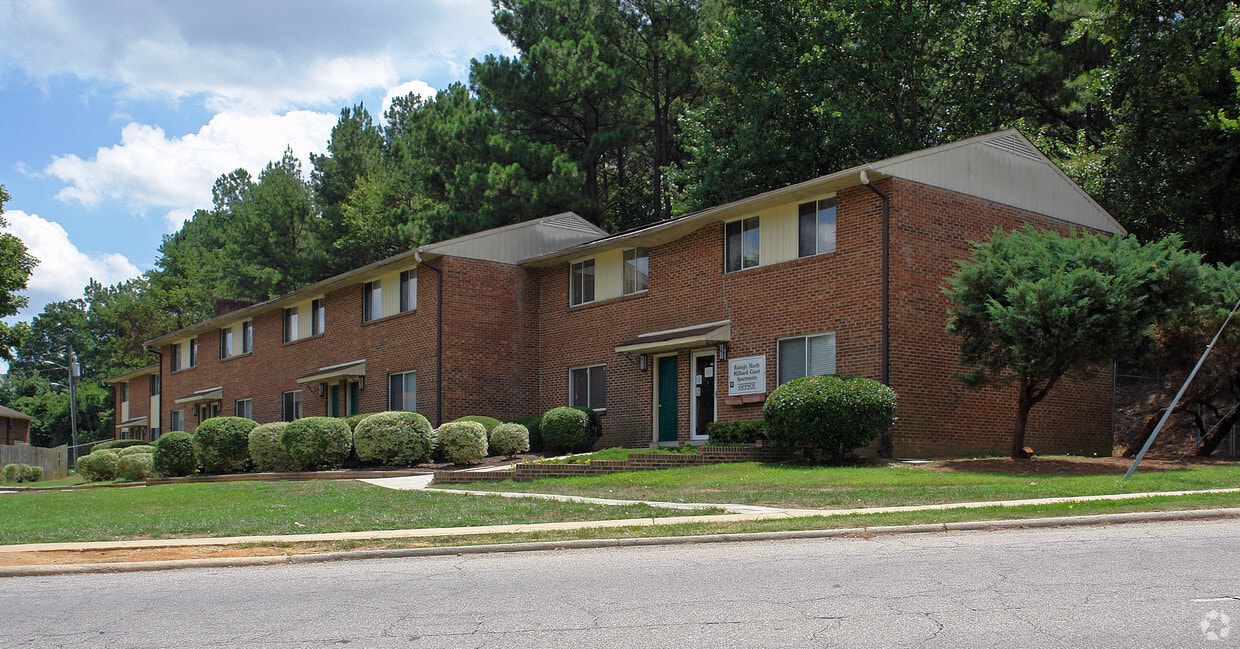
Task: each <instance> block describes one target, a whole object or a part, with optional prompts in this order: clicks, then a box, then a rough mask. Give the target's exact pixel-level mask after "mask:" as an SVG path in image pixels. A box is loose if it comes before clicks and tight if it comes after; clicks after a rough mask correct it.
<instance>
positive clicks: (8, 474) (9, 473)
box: [4, 464, 21, 482]
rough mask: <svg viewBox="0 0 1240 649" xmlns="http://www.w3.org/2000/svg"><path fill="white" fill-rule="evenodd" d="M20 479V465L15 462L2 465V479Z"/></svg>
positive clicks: (9, 480) (7, 480)
mask: <svg viewBox="0 0 1240 649" xmlns="http://www.w3.org/2000/svg"><path fill="white" fill-rule="evenodd" d="M20 479H21V467H19V466H17V465H16V464H6V465H4V481H5V482H17V481H18V480H20Z"/></svg>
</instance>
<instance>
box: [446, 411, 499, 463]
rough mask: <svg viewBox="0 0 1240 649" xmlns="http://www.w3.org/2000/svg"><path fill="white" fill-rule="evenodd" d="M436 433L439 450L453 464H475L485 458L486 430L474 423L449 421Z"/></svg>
mask: <svg viewBox="0 0 1240 649" xmlns="http://www.w3.org/2000/svg"><path fill="white" fill-rule="evenodd" d="M436 433H437V434H438V436H439V450H440V451H441V452H442V453H443V456H444V459H446V460H448V461H449V462H451V463H453V464H477V463H478V462H481V461H482V458H484V457H486V456H487V429H486V428H485V427H484V426H483V425H482V424H480V423H478V422H476V421H450V422H448V423H446V424H444V425H442V426H440V427H439V430H438V431H436Z"/></svg>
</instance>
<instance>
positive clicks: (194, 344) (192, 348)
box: [189, 338, 198, 367]
mask: <svg viewBox="0 0 1240 649" xmlns="http://www.w3.org/2000/svg"><path fill="white" fill-rule="evenodd" d="M189 366H190V367H197V366H198V339H197V338H190V339H189Z"/></svg>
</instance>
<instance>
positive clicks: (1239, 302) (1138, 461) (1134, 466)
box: [1124, 300, 1240, 480]
mask: <svg viewBox="0 0 1240 649" xmlns="http://www.w3.org/2000/svg"><path fill="white" fill-rule="evenodd" d="M1236 309H1240V300H1237V301H1236V305H1235V306H1233V307H1231V313H1228V314H1227V318H1226V319H1225V320H1223V326H1221V327H1219V328H1218V333H1216V334H1214V340H1211V341H1210V344H1209V345H1206V350H1205V351H1204V352H1202V353H1201V358H1200V359H1198V360H1197V365H1195V366H1194V367H1193V371H1191V372H1189V373H1188V378H1187V379H1184V385H1181V386H1180V391H1179V392H1176V393H1175V398H1174V399H1172V400H1171V403H1170V404H1169V405H1168V406H1167V410H1166V411H1165V412H1163V416H1162V419H1159V420H1158V425H1157V426H1155V427H1154V430H1153V432H1151V433H1150V438H1149V439H1147V440H1145V446H1142V447H1141V452H1140V453H1137V457H1136V459H1134V460H1133V461H1132V466H1130V467H1128V473H1125V474H1124V479H1125V480H1126V479H1128V478H1131V477H1132V474H1133V473H1135V472H1136V470H1137V465H1138V464H1141V458H1143V457H1145V452H1146V451H1148V450H1150V446H1153V445H1154V438H1155V437H1158V431H1160V430H1162V427H1163V424H1165V423H1167V420H1168V419H1170V418H1171V411H1172V410H1175V404H1177V403H1179V402H1180V398H1181V397H1183V396H1184V392H1185V391H1186V390H1188V384H1189V383H1192V382H1193V377H1195V376H1197V370H1199V369H1201V366H1202V365H1203V364H1204V363H1205V362H1206V356H1209V355H1210V350H1211V349H1214V345H1215V343H1217V342H1218V339H1219V336H1222V335H1223V330H1224V329H1226V328H1227V323H1228V322H1231V317H1232V316H1233V315H1236Z"/></svg>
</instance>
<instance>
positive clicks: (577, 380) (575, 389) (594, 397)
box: [568, 365, 607, 410]
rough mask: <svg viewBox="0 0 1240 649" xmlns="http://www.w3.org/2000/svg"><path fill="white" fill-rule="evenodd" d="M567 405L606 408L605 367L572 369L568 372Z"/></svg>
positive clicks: (593, 366) (595, 366)
mask: <svg viewBox="0 0 1240 649" xmlns="http://www.w3.org/2000/svg"><path fill="white" fill-rule="evenodd" d="M568 404H569V405H571V406H575V407H582V408H590V409H593V410H604V409H606V408H607V366H606V365H592V366H590V367H574V368H573V369H571V370H569V371H568Z"/></svg>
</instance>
